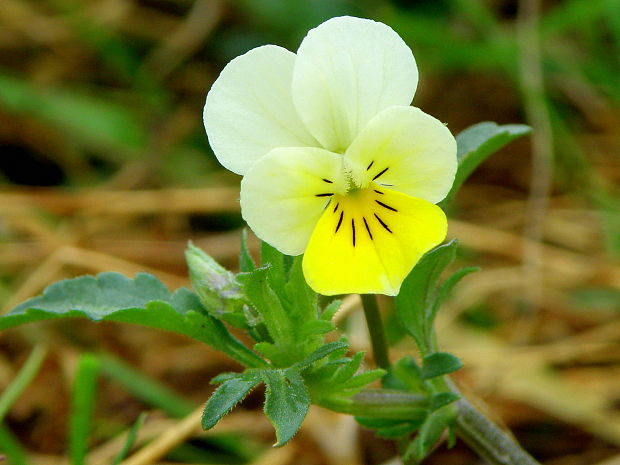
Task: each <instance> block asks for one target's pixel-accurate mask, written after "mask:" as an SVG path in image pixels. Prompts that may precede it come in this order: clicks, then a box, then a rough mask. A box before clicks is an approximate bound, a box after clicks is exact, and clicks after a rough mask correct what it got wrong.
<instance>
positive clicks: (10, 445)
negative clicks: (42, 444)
mask: <svg viewBox="0 0 620 465" xmlns="http://www.w3.org/2000/svg"><path fill="white" fill-rule="evenodd" d="M0 451H2V454H4V455H5V456H6V458H7V459H9V462H8V463H9V464H11V465H29V464H30V461H29V460H28V455H27V454H26V451H25V449H24V447H23V446H22V445H21V444H20V443H19V441H18V439H17V438H16V437H15V436H14V435H13V433H11V431H10V430H9V429H8V428H7V427H6V426H4V425H3V424H2V423H0Z"/></svg>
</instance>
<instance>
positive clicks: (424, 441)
mask: <svg viewBox="0 0 620 465" xmlns="http://www.w3.org/2000/svg"><path fill="white" fill-rule="evenodd" d="M455 418H456V409H455V408H453V406H450V405H448V406H445V407H443V408H441V409H439V410H435V411H434V412H433V413H431V414H430V415H428V416H427V417H426V419H425V420H424V423H422V426H421V427H420V432H419V433H418V435H417V436H416V437H415V439H414V440H413V442H412V443H411V444H410V445H409V447H408V448H407V450H406V451H405V454H404V457H403V458H404V459H405V460H408V459H409V458H410V457H411V456H412V455H414V456H415V458H416V459H418V460H422V459H423V458H425V457H426V456H427V455H428V453H429V452H430V450H431V448H432V447H433V445H434V444H435V443H436V442H437V441H438V440H439V438H440V437H441V434H442V433H443V432H444V431H445V430H446V428H448V427H449V426H450V425H451V424H452V423H453V422H454V419H455Z"/></svg>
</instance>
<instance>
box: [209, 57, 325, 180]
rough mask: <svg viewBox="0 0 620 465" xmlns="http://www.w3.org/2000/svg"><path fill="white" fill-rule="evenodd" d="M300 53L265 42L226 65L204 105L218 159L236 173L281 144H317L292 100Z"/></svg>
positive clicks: (242, 170) (284, 145)
mask: <svg viewBox="0 0 620 465" xmlns="http://www.w3.org/2000/svg"><path fill="white" fill-rule="evenodd" d="M294 63H295V54H294V53H292V52H289V51H288V50H286V49H284V48H282V47H276V46H275V45H265V46H263V47H258V48H255V49H252V50H250V51H249V52H247V53H246V54H244V55H241V56H239V57H237V58H235V59H234V60H232V61H231V62H230V63H228V64H227V65H226V67H225V68H224V70H223V71H222V73H221V74H220V76H219V77H218V78H217V80H216V81H215V82H214V83H213V86H212V87H211V90H210V91H209V94H208V95H207V101H206V103H205V108H204V124H205V128H206V130H207V135H208V136H209V143H210V144H211V148H212V149H213V152H214V153H215V156H216V157H217V159H218V160H219V162H220V163H221V164H222V165H224V167H226V168H228V169H229V170H231V171H234V172H235V173H237V174H245V173H246V171H247V170H248V169H249V168H250V167H251V166H252V164H253V163H254V162H255V161H256V160H258V159H259V158H260V157H262V156H263V155H265V154H266V153H267V152H269V151H270V150H271V149H273V148H276V147H304V146H318V143H317V141H316V140H315V139H314V138H313V137H312V136H311V135H310V133H308V131H307V130H306V128H305V126H304V124H303V123H302V121H301V119H300V118H299V116H298V115H297V111H296V110H295V108H294V106H293V98H292V95H291V81H292V75H293V66H294Z"/></svg>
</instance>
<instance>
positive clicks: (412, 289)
mask: <svg viewBox="0 0 620 465" xmlns="http://www.w3.org/2000/svg"><path fill="white" fill-rule="evenodd" d="M457 245H458V242H457V241H455V240H453V241H451V242H449V243H448V244H444V245H441V246H439V247H436V248H435V249H433V250H431V251H430V252H428V253H427V254H426V255H424V256H423V257H422V259H421V260H420V261H419V262H418V263H417V264H416V266H415V267H414V268H413V270H412V271H411V273H409V276H407V278H405V281H404V282H403V285H402V286H401V289H400V293H399V294H398V295H397V296H396V299H395V305H396V315H397V317H398V319H399V320H400V322H401V324H402V325H403V327H404V328H405V329H406V330H407V331H408V332H409V334H411V336H412V337H413V338H414V339H415V340H416V342H417V344H418V347H419V348H420V350H421V351H422V353H427V352H428V351H429V350H430V348H431V347H430V345H431V328H432V325H433V321H432V317H433V312H434V302H435V297H436V289H437V283H438V281H439V278H440V276H441V273H442V272H443V271H444V269H445V268H446V267H447V266H448V265H449V264H450V263H452V262H453V261H454V258H455V257H456V249H457Z"/></svg>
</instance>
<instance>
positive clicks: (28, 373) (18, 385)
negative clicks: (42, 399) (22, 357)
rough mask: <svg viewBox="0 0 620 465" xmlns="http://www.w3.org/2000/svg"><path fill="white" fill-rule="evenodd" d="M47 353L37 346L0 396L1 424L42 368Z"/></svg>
mask: <svg viewBox="0 0 620 465" xmlns="http://www.w3.org/2000/svg"><path fill="white" fill-rule="evenodd" d="M46 353H47V349H45V348H44V347H43V346H36V347H35V348H34V349H33V350H32V352H31V353H30V355H29V356H28V360H26V363H24V366H23V367H22V369H21V370H19V373H18V374H17V376H16V377H15V379H14V380H13V381H12V382H11V384H9V385H8V387H7V388H6V389H5V390H4V392H3V393H2V394H0V423H1V422H2V420H3V419H4V416H5V415H6V414H7V413H8V411H9V409H10V408H11V407H12V406H13V404H14V403H15V401H16V400H17V399H18V398H19V396H20V395H21V394H22V392H24V390H25V389H26V388H27V387H28V385H29V384H30V383H31V382H32V380H33V379H34V377H35V376H36V375H37V373H38V372H39V368H41V364H42V363H43V360H44V359H45V355H46Z"/></svg>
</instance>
